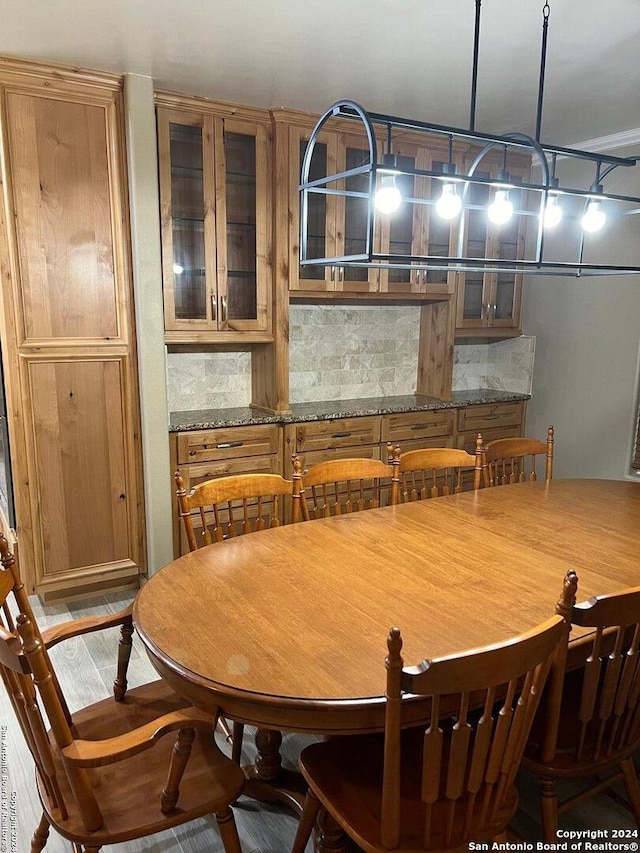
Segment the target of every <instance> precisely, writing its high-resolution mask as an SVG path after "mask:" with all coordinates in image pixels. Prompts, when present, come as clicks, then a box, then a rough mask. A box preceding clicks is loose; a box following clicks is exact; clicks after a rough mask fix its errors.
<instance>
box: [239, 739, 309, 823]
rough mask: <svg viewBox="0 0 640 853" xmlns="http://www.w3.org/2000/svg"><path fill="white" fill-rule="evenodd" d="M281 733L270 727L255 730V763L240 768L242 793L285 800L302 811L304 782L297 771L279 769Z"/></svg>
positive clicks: (264, 798)
mask: <svg viewBox="0 0 640 853" xmlns="http://www.w3.org/2000/svg"><path fill="white" fill-rule="evenodd" d="M281 744H282V733H281V732H279V731H276V730H274V729H258V730H257V731H256V749H257V755H256V760H255V764H250V765H249V766H248V767H245V768H244V775H245V776H246V778H247V784H246V786H245V791H244V792H245V794H246V795H247V796H248V797H253V799H254V800H261V801H262V802H274V801H279V802H281V803H285V804H286V805H288V806H289V807H290V808H292V809H293V810H294V811H295V812H297V813H298V814H300V813H301V811H302V806H303V805H304V798H305V794H306V789H307V786H306V784H305V781H304V779H303V778H302V775H301V774H300V773H293V772H292V771H291V770H286V769H283V767H282V758H281V756H280V745H281Z"/></svg>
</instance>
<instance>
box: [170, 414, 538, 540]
mask: <svg viewBox="0 0 640 853" xmlns="http://www.w3.org/2000/svg"><path fill="white" fill-rule="evenodd" d="M523 420H524V403H522V402H515V403H491V404H484V405H478V406H468V407H467V408H464V409H459V410H456V409H455V408H446V409H436V410H427V411H419V412H398V413H395V414H384V415H358V416H356V417H347V418H331V419H327V420H317V421H305V422H301V423H291V424H284V426H283V427H280V426H279V425H277V424H264V425H258V426H246V427H243V426H237V427H236V426H234V427H225V428H221V429H213V430H190V431H185V432H178V433H172V434H171V437H170V438H171V441H170V446H171V463H172V471H176V470H178V471H180V474H181V475H182V478H183V480H184V483H185V486H186V488H187V489H191V488H193V486H195V485H197V484H198V483H201V482H203V481H204V480H209V479H212V478H214V477H221V476H225V475H229V474H242V473H265V474H268V473H274V474H283V476H285V477H287V478H288V479H291V477H292V476H293V465H292V462H291V458H292V456H293V455H294V454H297V455H298V456H299V457H300V459H301V461H302V465H303V470H304V468H308V467H310V466H311V465H316V464H317V463H319V462H327V461H329V460H332V459H348V458H350V457H359V458H367V459H382V460H383V461H385V462H386V461H387V442H391V443H392V444H398V445H400V449H401V451H402V452H405V451H407V450H415V449H418V448H420V447H453V446H455V445H456V442H457V446H459V447H464V448H465V449H466V450H467V451H468V452H470V453H471V454H472V455H473V454H475V449H476V444H475V442H476V437H477V434H478V431H481V432H482V434H483V436H486V440H487V441H492V440H493V439H495V438H502V437H507V436H515V435H521V431H522V427H523ZM472 484H473V473H471V475H470V478H469V487H471V485H472ZM171 488H172V489H173V490H174V491H175V487H174V485H173V482H172V486H171ZM384 494H385V499H384V501H383V503H386V502H387V499H388V491H385V492H384ZM284 511H285V513H287V512H288V511H289V507H288V506H285V510H284ZM174 512H175V514H174V542H175V548H176V555H178V554H180V553H186V550H188V549H187V544H186V540H185V538H184V535H183V532H182V531H181V530H180V528H179V517H178V512H177V504H176V503H175V502H174Z"/></svg>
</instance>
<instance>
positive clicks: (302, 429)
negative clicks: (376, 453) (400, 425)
mask: <svg viewBox="0 0 640 853" xmlns="http://www.w3.org/2000/svg"><path fill="white" fill-rule="evenodd" d="M379 443H380V416H378V415H376V416H374V417H366V418H338V419H337V420H333V421H311V422H309V423H305V424H298V425H297V426H296V428H295V448H294V449H293V451H292V452H294V453H301V452H303V451H313V450H334V449H338V448H342V447H352V448H357V447H360V446H362V445H367V444H379ZM362 455H363V454H361V453H360V452H358V453H347V454H346V456H362ZM331 458H333V457H331ZM343 458H344V457H343Z"/></svg>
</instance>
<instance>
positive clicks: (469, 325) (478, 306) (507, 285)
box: [456, 164, 528, 334]
mask: <svg viewBox="0 0 640 853" xmlns="http://www.w3.org/2000/svg"><path fill="white" fill-rule="evenodd" d="M467 165H469V164H467ZM499 169H500V165H495V166H494V164H491V171H490V172H488V171H482V170H481V169H480V170H478V171H477V172H476V174H477V175H478V176H479V177H489V176H490V175H493V176H495V174H496V173H497V172H498V170H499ZM509 171H510V173H511V175H512V177H513V178H514V183H515V187H514V188H513V189H511V190H510V192H509V197H510V200H511V202H512V203H513V206H514V210H516V211H517V210H518V209H522V208H523V207H524V206H525V205H523V199H522V198H521V194H522V193H523V192H525V190H523V189H521V188H518V186H517V184H518V182H521V181H522V180H526V178H527V176H528V169H527V167H526V165H524V164H523V165H515V166H514V165H513V164H509ZM494 194H495V190H494V189H493V188H490V187H489V186H486V185H483V184H470V185H469V191H468V202H470V203H471V205H473V207H472V209H470V210H467V212H466V225H465V241H464V243H465V246H464V251H465V254H466V255H467V256H468V257H472V258H474V257H478V258H479V257H487V258H500V259H502V260H510V261H515V260H516V259H519V258H523V257H524V248H525V238H526V233H525V224H524V222H523V219H524V217H522V216H517V215H514V216H513V217H512V218H511V219H510V220H509V221H508V222H506V223H504V224H503V225H496V224H493V223H491V222H490V221H489V218H488V216H487V207H488V206H489V205H490V204H491V203H492V201H493V198H494ZM521 301H522V274H521V273H517V274H516V273H512V272H504V273H481V272H467V273H461V274H460V276H459V280H458V286H457V319H456V329H457V331H458V332H460V333H462V332H465V331H467V332H470V333H474V332H476V331H478V332H481V333H482V332H483V331H484V332H488V331H489V330H494V334H496V333H498V334H499V331H500V329H503V330H518V329H519V328H520V309H521Z"/></svg>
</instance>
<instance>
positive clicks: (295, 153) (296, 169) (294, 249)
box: [289, 125, 338, 291]
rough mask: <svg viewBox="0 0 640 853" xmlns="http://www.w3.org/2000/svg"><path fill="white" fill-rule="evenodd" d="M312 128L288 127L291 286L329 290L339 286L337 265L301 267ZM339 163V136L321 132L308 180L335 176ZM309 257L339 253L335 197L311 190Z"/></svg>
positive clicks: (308, 213) (321, 256)
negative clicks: (303, 184) (303, 193)
mask: <svg viewBox="0 0 640 853" xmlns="http://www.w3.org/2000/svg"><path fill="white" fill-rule="evenodd" d="M309 136H310V131H309V130H306V129H303V128H301V127H296V126H295V125H292V126H291V127H290V128H289V151H290V158H289V162H290V167H291V168H290V174H289V182H290V184H289V185H290V187H291V200H290V210H291V216H290V217H289V228H290V233H289V245H290V247H291V254H290V259H289V267H290V270H289V289H290V290H312V291H328V290H335V289H336V273H337V268H336V267H324V266H304V267H303V266H300V263H299V258H300V192H299V190H298V187H299V185H300V180H301V176H302V161H303V159H304V154H305V151H306V150H307V143H308V141H309ZM337 171H338V165H337V137H336V134H335V133H320V134H319V136H318V139H317V141H316V144H315V147H314V149H313V157H312V158H311V164H310V168H309V180H310V181H314V180H318V179H319V178H323V177H325V176H326V175H335V174H336V172H337ZM307 224H308V228H307V257H309V258H323V257H331V256H333V255H335V253H336V196H335V195H324V194H322V193H309V200H308V211H307Z"/></svg>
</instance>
